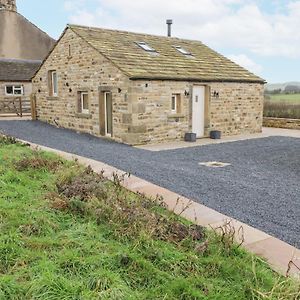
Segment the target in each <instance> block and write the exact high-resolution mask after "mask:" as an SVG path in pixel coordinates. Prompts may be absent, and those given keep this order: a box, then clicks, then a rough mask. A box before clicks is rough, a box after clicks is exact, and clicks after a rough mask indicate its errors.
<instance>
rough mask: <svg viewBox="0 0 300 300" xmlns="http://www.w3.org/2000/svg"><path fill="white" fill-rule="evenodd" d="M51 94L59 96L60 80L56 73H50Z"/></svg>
mask: <svg viewBox="0 0 300 300" xmlns="http://www.w3.org/2000/svg"><path fill="white" fill-rule="evenodd" d="M49 94H50V96H54V97H56V96H57V95H58V80H57V72H56V71H49Z"/></svg>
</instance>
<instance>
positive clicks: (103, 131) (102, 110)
mask: <svg viewBox="0 0 300 300" xmlns="http://www.w3.org/2000/svg"><path fill="white" fill-rule="evenodd" d="M98 90H99V133H100V135H101V136H104V137H105V136H106V137H112V136H113V110H112V132H111V134H107V122H106V120H107V116H106V114H107V111H106V96H105V95H106V94H107V93H110V94H111V95H112V106H113V87H110V86H99V88H98Z"/></svg>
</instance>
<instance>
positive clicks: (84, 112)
mask: <svg viewBox="0 0 300 300" xmlns="http://www.w3.org/2000/svg"><path fill="white" fill-rule="evenodd" d="M84 95H87V96H88V101H89V93H88V92H80V106H81V113H83V114H88V113H89V112H90V110H89V109H84V108H83V100H84V98H83V97H84ZM88 106H89V103H88Z"/></svg>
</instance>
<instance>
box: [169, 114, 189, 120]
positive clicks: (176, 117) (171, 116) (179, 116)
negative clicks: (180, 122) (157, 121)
mask: <svg viewBox="0 0 300 300" xmlns="http://www.w3.org/2000/svg"><path fill="white" fill-rule="evenodd" d="M184 117H185V116H184V114H176V113H174V114H169V115H168V119H178V118H179V119H182V118H184Z"/></svg>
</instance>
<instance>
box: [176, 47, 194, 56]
mask: <svg viewBox="0 0 300 300" xmlns="http://www.w3.org/2000/svg"><path fill="white" fill-rule="evenodd" d="M175 48H176V49H177V51H179V52H180V53H181V54H183V55H192V53H191V52H189V51H187V50H185V49H184V48H182V47H181V46H175Z"/></svg>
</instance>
